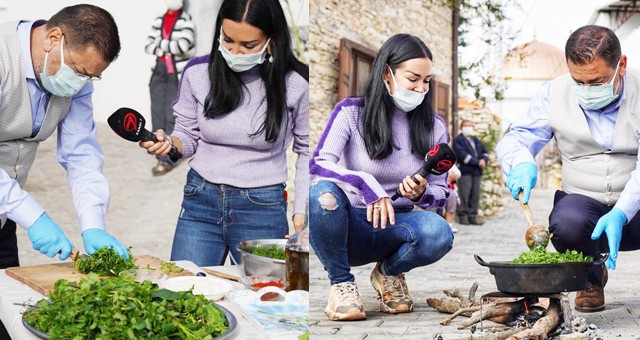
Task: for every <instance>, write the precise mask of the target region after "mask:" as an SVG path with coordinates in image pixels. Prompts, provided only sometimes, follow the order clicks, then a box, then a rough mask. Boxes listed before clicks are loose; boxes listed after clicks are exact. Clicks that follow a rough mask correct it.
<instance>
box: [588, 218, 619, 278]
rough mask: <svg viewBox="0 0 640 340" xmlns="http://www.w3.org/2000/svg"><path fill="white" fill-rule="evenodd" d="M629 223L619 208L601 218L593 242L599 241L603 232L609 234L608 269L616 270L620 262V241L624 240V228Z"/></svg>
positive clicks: (593, 235)
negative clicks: (618, 261) (617, 262)
mask: <svg viewBox="0 0 640 340" xmlns="http://www.w3.org/2000/svg"><path fill="white" fill-rule="evenodd" d="M626 223H627V215H625V214H624V212H622V210H620V209H618V208H613V209H611V211H609V212H608V213H607V214H605V215H604V216H602V217H600V219H599V220H598V223H596V228H595V229H594V230H593V233H592V234H591V239H592V240H597V239H599V238H600V236H601V235H602V232H605V233H606V234H607V241H609V258H608V259H607V268H609V269H616V261H617V260H618V249H619V248H620V240H622V228H623V227H624V225H625V224H626Z"/></svg>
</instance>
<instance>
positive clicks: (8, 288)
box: [0, 261, 268, 340]
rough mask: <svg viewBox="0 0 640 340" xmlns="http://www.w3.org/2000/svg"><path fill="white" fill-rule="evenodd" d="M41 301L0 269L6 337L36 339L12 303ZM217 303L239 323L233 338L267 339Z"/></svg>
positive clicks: (231, 269)
mask: <svg viewBox="0 0 640 340" xmlns="http://www.w3.org/2000/svg"><path fill="white" fill-rule="evenodd" d="M176 264H178V265H179V266H181V267H184V268H187V269H190V270H192V271H195V270H196V269H197V268H198V267H197V266H196V265H195V264H193V263H191V262H187V261H177V262H176ZM207 268H210V269H213V270H217V271H220V272H224V273H227V274H230V275H234V276H239V275H240V272H239V270H238V268H237V267H235V266H217V267H207ZM43 298H44V296H43V295H42V294H40V293H38V292H36V291H34V290H33V289H31V288H29V287H28V286H26V285H24V284H22V283H20V282H18V281H16V280H14V279H13V278H11V277H9V276H7V274H5V272H4V270H0V320H2V323H3V324H4V326H5V327H6V329H7V331H8V332H9V335H11V338H13V339H14V340H31V339H33V340H37V339H38V338H37V337H36V336H35V335H33V333H31V332H30V331H29V330H28V329H26V328H25V327H24V325H23V324H22V311H24V310H25V307H23V306H20V305H16V304H14V303H18V304H22V303H25V302H29V304H32V303H35V302H36V301H38V300H40V299H43ZM216 303H218V304H220V305H221V306H223V307H225V308H227V309H228V310H229V311H231V313H233V315H234V316H235V317H236V319H237V320H238V330H237V331H236V333H235V334H236V337H235V338H236V339H268V338H267V337H266V336H265V335H263V334H262V333H260V331H259V330H258V329H257V328H256V327H255V326H254V325H253V324H252V323H250V322H249V321H248V320H247V319H245V318H244V317H243V315H242V314H241V313H239V312H238V310H237V309H236V308H235V307H234V306H233V305H231V304H230V303H229V302H228V301H225V300H220V301H216Z"/></svg>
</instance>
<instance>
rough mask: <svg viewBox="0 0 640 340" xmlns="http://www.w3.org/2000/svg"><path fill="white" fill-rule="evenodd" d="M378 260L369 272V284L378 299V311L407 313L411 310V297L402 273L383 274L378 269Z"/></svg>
mask: <svg viewBox="0 0 640 340" xmlns="http://www.w3.org/2000/svg"><path fill="white" fill-rule="evenodd" d="M380 264H381V263H380V262H378V264H376V267H375V268H373V272H371V285H372V286H373V289H375V291H376V292H378V298H379V299H380V311H381V312H383V313H391V314H398V313H409V312H411V311H412V310H413V299H411V295H409V289H408V288H407V281H406V280H405V278H404V274H400V275H397V276H384V275H382V272H381V271H380Z"/></svg>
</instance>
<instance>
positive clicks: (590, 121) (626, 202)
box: [496, 78, 640, 222]
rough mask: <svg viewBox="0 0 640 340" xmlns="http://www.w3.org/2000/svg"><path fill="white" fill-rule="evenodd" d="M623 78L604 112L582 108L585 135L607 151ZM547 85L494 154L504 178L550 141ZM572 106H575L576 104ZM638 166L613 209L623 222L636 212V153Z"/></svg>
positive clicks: (639, 186)
mask: <svg viewBox="0 0 640 340" xmlns="http://www.w3.org/2000/svg"><path fill="white" fill-rule="evenodd" d="M624 80H625V79H624V78H623V88H622V93H621V94H620V96H619V97H618V99H616V101H615V102H614V103H613V104H611V105H608V106H607V107H605V108H604V110H590V109H585V108H583V107H582V106H580V108H581V109H582V111H583V112H584V115H585V118H586V120H587V125H588V126H589V131H590V132H591V136H592V138H593V140H594V141H596V142H597V143H598V144H600V145H602V146H603V147H604V148H606V149H607V150H611V148H612V147H613V136H614V128H615V124H616V118H617V116H618V111H619V109H620V104H621V103H622V101H623V100H625V92H624ZM550 98H551V82H546V83H544V84H542V86H541V87H540V89H539V90H538V92H537V93H536V94H535V95H534V97H533V98H532V99H531V103H530V105H529V110H528V111H527V112H526V113H525V114H523V115H521V116H519V117H518V118H517V119H516V120H515V121H514V122H513V123H512V124H511V127H510V129H509V132H508V133H507V134H506V135H505V136H504V137H503V138H502V139H501V140H500V142H499V143H498V145H497V146H496V153H497V154H498V158H499V159H500V165H501V166H502V171H503V173H504V174H505V175H508V174H509V172H510V171H511V169H512V168H513V167H514V166H516V165H518V164H520V163H524V162H535V159H534V157H535V156H536V155H537V154H538V152H540V150H542V148H543V147H544V146H545V145H546V144H547V143H548V142H549V141H550V140H551V138H553V131H552V130H551V127H550V126H549V105H550V101H551V99H550ZM576 105H579V104H578V103H577V102H576ZM638 151H639V152H638V156H639V158H638V163H637V165H636V170H635V171H633V172H632V174H631V179H630V180H629V182H627V185H626V186H625V188H624V190H623V191H622V193H621V195H620V199H618V202H617V203H616V204H615V207H617V208H619V209H620V210H622V211H624V212H625V214H626V215H627V222H628V221H631V219H632V218H633V217H634V216H635V215H636V213H637V212H638V210H640V200H639V199H638V197H640V172H639V171H638V170H637V169H638V168H639V167H640V150H638Z"/></svg>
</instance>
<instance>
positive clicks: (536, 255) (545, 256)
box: [511, 246, 593, 264]
mask: <svg viewBox="0 0 640 340" xmlns="http://www.w3.org/2000/svg"><path fill="white" fill-rule="evenodd" d="M565 262H593V257H591V256H584V255H582V252H578V251H576V250H567V251H565V252H564V253H549V252H547V250H546V249H545V248H543V247H540V246H538V247H535V248H533V249H531V250H529V251H527V252H524V253H522V254H520V256H519V257H518V258H516V259H515V260H513V261H511V263H514V264H545V263H546V264H551V263H565Z"/></svg>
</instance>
